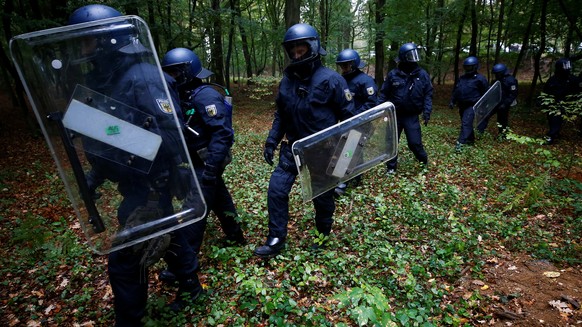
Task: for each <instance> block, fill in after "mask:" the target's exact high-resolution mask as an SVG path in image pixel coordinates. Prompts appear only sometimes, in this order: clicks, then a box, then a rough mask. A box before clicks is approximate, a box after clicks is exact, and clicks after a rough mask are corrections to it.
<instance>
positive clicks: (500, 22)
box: [494, 0, 505, 63]
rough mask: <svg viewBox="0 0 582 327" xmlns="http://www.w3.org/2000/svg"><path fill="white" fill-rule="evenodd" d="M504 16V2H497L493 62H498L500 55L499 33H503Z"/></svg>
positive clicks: (501, 0) (502, 0) (500, 0)
mask: <svg viewBox="0 0 582 327" xmlns="http://www.w3.org/2000/svg"><path fill="white" fill-rule="evenodd" d="M504 15H505V1H504V0H499V19H498V20H497V40H496V41H495V60H494V61H495V62H496V63H498V62H499V54H500V53H501V43H502V42H501V35H502V34H501V33H502V32H503V20H504V18H505V17H504Z"/></svg>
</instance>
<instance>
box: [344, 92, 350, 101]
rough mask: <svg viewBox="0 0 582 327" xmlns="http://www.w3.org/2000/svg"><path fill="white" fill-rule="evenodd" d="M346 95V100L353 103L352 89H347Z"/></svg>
mask: <svg viewBox="0 0 582 327" xmlns="http://www.w3.org/2000/svg"><path fill="white" fill-rule="evenodd" d="M344 95H345V96H346V100H348V101H352V92H350V89H345V90H344Z"/></svg>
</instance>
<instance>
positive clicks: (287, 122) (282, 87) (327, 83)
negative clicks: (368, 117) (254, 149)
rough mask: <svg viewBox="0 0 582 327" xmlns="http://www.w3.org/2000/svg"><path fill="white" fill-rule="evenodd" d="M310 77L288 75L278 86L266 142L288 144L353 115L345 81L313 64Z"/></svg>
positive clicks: (354, 112)
mask: <svg viewBox="0 0 582 327" xmlns="http://www.w3.org/2000/svg"><path fill="white" fill-rule="evenodd" d="M316 67H317V68H315V72H314V73H313V75H312V76H311V77H310V78H308V79H306V80H299V79H298V78H296V77H295V76H294V75H292V74H290V73H289V70H288V69H287V70H286V72H285V76H284V77H283V79H282V80H281V83H280V84H279V93H278V95H277V98H276V100H275V104H276V106H277V110H276V111H275V118H274V119H273V126H272V128H271V130H270V131H269V136H268V138H267V143H271V144H274V145H277V144H279V142H281V140H282V139H283V137H284V136H286V137H287V140H288V141H289V143H291V144H293V142H295V141H297V140H299V139H301V138H304V137H306V136H309V135H311V134H313V133H316V132H319V131H321V130H322V129H325V128H327V127H329V126H331V125H334V124H336V123H338V122H339V121H340V120H345V119H347V118H350V117H352V116H354V115H355V114H356V109H355V107H354V101H353V100H352V95H351V92H350V90H349V88H348V85H347V83H346V81H345V79H344V78H343V77H342V76H341V75H340V74H338V73H337V72H335V71H333V70H331V69H329V68H326V67H324V66H321V65H317V66H316Z"/></svg>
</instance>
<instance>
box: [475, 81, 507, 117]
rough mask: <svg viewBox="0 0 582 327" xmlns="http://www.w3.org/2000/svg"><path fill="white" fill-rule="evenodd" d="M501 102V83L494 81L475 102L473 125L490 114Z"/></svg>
mask: <svg viewBox="0 0 582 327" xmlns="http://www.w3.org/2000/svg"><path fill="white" fill-rule="evenodd" d="M499 102H501V83H499V81H496V82H495V83H493V85H491V87H490V88H489V90H487V92H485V94H483V96H482V97H481V98H480V99H479V100H478V101H477V103H475V105H474V106H473V110H474V111H475V126H479V124H481V122H483V120H485V118H487V117H488V116H489V115H491V112H492V111H493V109H494V108H495V107H496V106H497V105H498V104H499Z"/></svg>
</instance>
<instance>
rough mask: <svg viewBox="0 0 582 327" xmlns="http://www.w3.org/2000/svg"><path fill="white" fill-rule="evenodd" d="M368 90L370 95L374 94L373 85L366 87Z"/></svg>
mask: <svg viewBox="0 0 582 327" xmlns="http://www.w3.org/2000/svg"><path fill="white" fill-rule="evenodd" d="M366 91H368V95H374V88H373V87H371V86H370V87H369V88H367V89H366Z"/></svg>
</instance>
